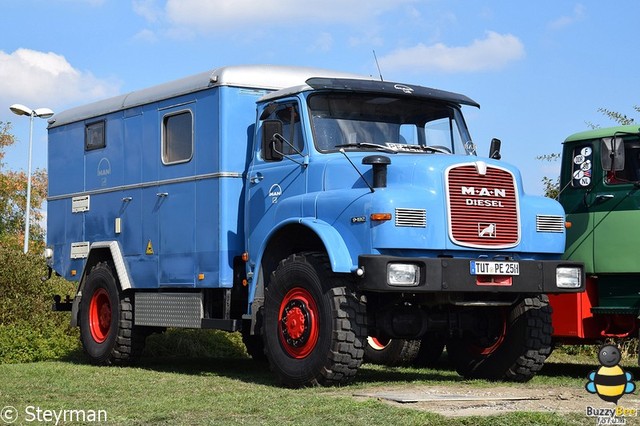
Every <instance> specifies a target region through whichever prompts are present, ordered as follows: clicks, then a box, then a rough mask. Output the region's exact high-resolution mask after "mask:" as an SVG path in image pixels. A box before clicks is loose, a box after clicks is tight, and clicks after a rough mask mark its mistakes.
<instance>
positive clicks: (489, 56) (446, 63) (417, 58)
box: [380, 31, 525, 72]
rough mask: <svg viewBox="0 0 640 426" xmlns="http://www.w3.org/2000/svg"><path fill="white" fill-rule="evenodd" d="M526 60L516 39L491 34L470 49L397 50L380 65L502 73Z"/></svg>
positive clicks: (438, 46) (439, 45) (422, 47)
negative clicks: (501, 70)
mask: <svg viewBox="0 0 640 426" xmlns="http://www.w3.org/2000/svg"><path fill="white" fill-rule="evenodd" d="M524 56H525V50H524V45H523V44H522V42H521V41H520V40H519V39H518V38H517V37H516V36H514V35H511V34H498V33H496V32H493V31H488V32H487V34H486V37H485V38H483V39H481V40H474V41H473V42H472V43H471V44H469V45H468V46H454V47H451V46H447V45H445V44H442V43H437V44H433V45H430V46H426V45H424V44H422V43H420V44H418V45H417V46H414V47H409V48H404V49H398V50H396V51H395V52H392V53H390V54H388V55H385V56H383V57H382V58H380V65H381V67H382V69H384V70H392V69H393V70H399V69H401V70H412V71H416V72H424V71H443V72H476V71H487V70H497V69H501V68H504V67H505V66H506V65H508V64H509V63H511V62H514V61H517V60H519V59H521V58H523V57H524Z"/></svg>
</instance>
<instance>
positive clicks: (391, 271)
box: [387, 263, 420, 287]
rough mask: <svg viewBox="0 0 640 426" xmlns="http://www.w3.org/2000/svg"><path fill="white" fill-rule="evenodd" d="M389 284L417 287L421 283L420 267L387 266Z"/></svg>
mask: <svg viewBox="0 0 640 426" xmlns="http://www.w3.org/2000/svg"><path fill="white" fill-rule="evenodd" d="M387 282H388V283H389V285H394V286H407V287H410V286H417V285H418V284H419V283H420V268H419V267H418V265H411V264H406V263H390V264H389V265H388V266H387Z"/></svg>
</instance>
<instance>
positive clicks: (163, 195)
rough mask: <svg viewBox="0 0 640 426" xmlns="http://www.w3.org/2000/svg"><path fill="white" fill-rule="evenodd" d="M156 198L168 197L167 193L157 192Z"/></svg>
mask: <svg viewBox="0 0 640 426" xmlns="http://www.w3.org/2000/svg"><path fill="white" fill-rule="evenodd" d="M156 196H157V197H168V196H169V193H168V192H158V193H157V194H156Z"/></svg>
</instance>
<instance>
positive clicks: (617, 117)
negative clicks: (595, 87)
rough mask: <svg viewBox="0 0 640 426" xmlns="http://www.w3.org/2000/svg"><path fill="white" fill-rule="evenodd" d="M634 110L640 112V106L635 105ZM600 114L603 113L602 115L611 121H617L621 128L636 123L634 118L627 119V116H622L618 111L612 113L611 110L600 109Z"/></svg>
mask: <svg viewBox="0 0 640 426" xmlns="http://www.w3.org/2000/svg"><path fill="white" fill-rule="evenodd" d="M633 109H634V110H635V111H636V112H640V106H638V105H635V106H634V107H633ZM598 112H601V113H602V114H604V115H605V116H607V117H609V118H610V119H611V120H613V121H615V122H616V123H618V124H619V125H621V126H626V125H628V124H633V123H635V120H634V119H633V118H632V117H627V115H626V114H622V113H621V112H618V111H611V110H610V109H607V108H598Z"/></svg>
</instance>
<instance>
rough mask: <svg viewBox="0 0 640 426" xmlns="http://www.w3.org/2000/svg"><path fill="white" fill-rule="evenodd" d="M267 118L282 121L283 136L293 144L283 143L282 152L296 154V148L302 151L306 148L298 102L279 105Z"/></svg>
mask: <svg viewBox="0 0 640 426" xmlns="http://www.w3.org/2000/svg"><path fill="white" fill-rule="evenodd" d="M266 119H268V120H279V121H280V122H281V123H282V136H283V137H284V138H285V139H286V140H287V141H288V142H289V143H290V144H291V145H289V144H287V143H283V144H282V153H283V154H284V155H295V154H297V152H296V150H297V151H298V152H302V150H303V149H304V138H303V136H302V124H301V122H300V112H299V109H298V105H297V104H295V103H285V104H282V105H279V106H278V107H277V108H276V109H275V111H273V112H272V113H271V114H269V115H268V116H267V117H266ZM263 158H264V156H263Z"/></svg>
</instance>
